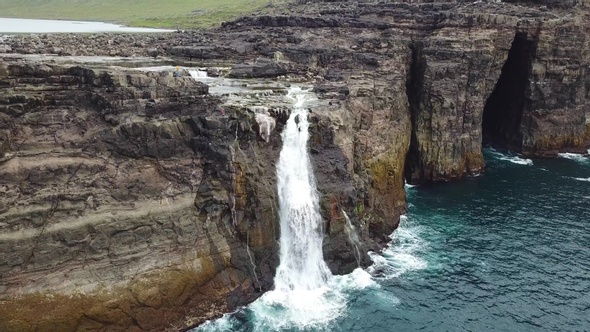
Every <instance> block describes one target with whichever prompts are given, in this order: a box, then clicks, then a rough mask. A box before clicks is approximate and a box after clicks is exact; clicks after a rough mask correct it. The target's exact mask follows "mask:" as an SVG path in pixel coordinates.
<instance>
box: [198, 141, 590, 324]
mask: <svg viewBox="0 0 590 332" xmlns="http://www.w3.org/2000/svg"><path fill="white" fill-rule="evenodd" d="M485 157H486V160H487V165H488V167H487V170H486V172H485V173H484V174H483V175H481V176H478V177H473V178H468V179H464V180H461V181H459V182H453V183H448V184H441V185H436V186H433V187H411V188H408V189H407V191H408V202H409V212H408V214H407V216H406V217H405V218H403V220H402V224H401V226H400V228H399V229H398V230H396V231H395V232H394V234H393V235H392V242H391V245H390V247H389V248H388V249H387V250H385V251H384V252H383V253H382V254H381V255H373V258H374V260H375V264H374V265H373V266H372V267H370V268H369V269H367V271H361V270H357V271H355V272H354V273H353V274H351V275H348V276H341V277H335V279H334V281H333V282H332V283H331V287H332V289H331V291H330V292H332V293H331V294H329V296H327V297H326V302H327V303H325V305H327V306H328V305H330V304H334V303H336V304H338V305H339V306H338V305H334V306H333V307H334V310H331V311H330V310H326V311H325V312H326V315H328V317H326V319H324V320H317V319H316V320H314V321H311V322H308V324H305V323H304V322H305V320H304V319H299V320H297V322H293V323H290V322H289V319H290V318H289V317H291V316H292V313H290V315H284V313H285V310H286V309H285V308H277V307H273V306H272V305H268V303H267V302H265V301H264V300H263V301H257V302H255V303H254V304H252V305H250V306H249V307H245V308H242V309H240V310H238V311H237V312H236V313H233V314H230V315H227V316H225V317H224V318H222V319H220V320H217V321H214V322H210V323H208V324H205V325H203V326H201V327H200V328H199V329H198V330H199V331H275V330H280V331H418V330H420V331H590V159H589V158H588V157H582V156H579V155H562V158H557V159H533V160H527V159H523V158H519V157H518V156H516V155H510V154H506V153H499V152H497V151H495V150H491V149H488V150H486V151H485ZM320 305H322V304H320ZM318 309H320V308H318ZM269 317H271V318H269ZM300 318H301V317H300ZM277 322H281V324H278V323H277ZM302 322H303V323H302Z"/></svg>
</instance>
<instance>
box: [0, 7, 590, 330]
mask: <svg viewBox="0 0 590 332" xmlns="http://www.w3.org/2000/svg"><path fill="white" fill-rule="evenodd" d="M276 11H277V12H276V13H272V14H266V15H263V16H255V17H245V18H242V19H239V20H237V21H234V22H227V23H225V24H224V25H223V27H221V28H220V29H219V30H216V31H206V32H203V31H188V32H185V33H174V34H169V35H146V36H139V35H109V34H105V35H90V36H84V37H81V36H76V35H40V36H30V35H22V36H12V37H10V38H9V39H6V40H3V41H2V42H1V43H0V44H2V45H0V46H4V48H3V49H4V50H5V51H7V52H12V53H16V54H18V53H27V54H39V53H54V54H60V55H61V56H58V57H53V58H51V57H45V56H38V55H29V56H26V57H25V56H19V55H13V56H3V59H4V60H0V87H2V90H0V185H1V186H0V191H1V192H2V195H1V196H0V252H2V253H3V254H1V255H0V277H1V280H2V281H1V284H0V327H1V328H0V329H4V330H17V331H28V330H30V331H34V330H40V331H42V330H52V329H53V330H55V329H57V330H61V331H74V330H101V329H103V330H104V329H112V330H116V329H124V330H133V329H135V330H146V331H161V330H164V329H166V328H168V329H175V328H179V329H180V328H185V327H187V326H190V325H193V324H197V323H199V322H202V321H203V320H204V319H207V318H210V317H213V316H216V315H219V314H220V313H222V312H225V311H228V310H232V309H233V308H235V307H236V306H238V305H241V304H244V303H246V302H248V301H251V300H252V299H254V298H256V296H257V295H258V294H259V292H260V291H264V290H268V289H270V288H271V287H272V278H273V274H274V269H275V267H276V266H277V264H278V256H277V255H278V251H277V237H278V234H279V229H278V220H277V198H276V189H275V187H276V180H275V162H276V160H277V158H278V154H279V151H280V147H281V143H280V137H279V133H280V131H281V129H282V126H283V123H284V121H285V118H286V114H285V113H284V112H283V111H282V110H283V109H284V107H285V105H284V102H283V105H281V106H280V107H271V106H269V105H267V104H268V103H273V102H276V100H277V99H281V98H282V97H281V96H280V93H281V92H272V93H273V95H272V96H270V97H269V98H268V100H266V99H263V98H261V97H256V98H258V99H256V105H257V107H258V106H266V109H265V111H266V112H267V113H265V116H270V117H273V118H274V125H275V128H274V130H268V131H267V130H266V129H264V130H263V131H264V135H262V137H261V134H260V133H261V129H262V127H261V124H260V119H259V121H257V119H256V116H257V114H259V113H256V112H257V111H256V110H255V109H254V108H248V107H247V105H245V104H246V103H244V105H242V103H240V102H237V103H229V102H228V100H231V99H232V98H234V99H235V98H239V97H236V96H231V97H227V96H212V95H210V94H209V93H208V92H209V89H208V87H207V86H206V85H204V84H200V83H197V82H195V81H194V80H193V79H191V78H190V77H179V78H175V77H172V74H171V73H169V72H166V71H161V72H157V71H156V72H149V73H146V72H141V71H136V70H124V69H121V68H119V69H113V68H109V67H108V66H110V65H118V66H119V67H130V66H141V65H153V64H154V61H156V63H158V64H177V63H185V64H194V62H193V61H195V60H197V61H198V64H199V66H206V65H207V64H212V65H215V66H219V65H220V64H221V65H223V66H225V67H226V69H224V70H222V71H217V70H216V72H218V73H223V72H225V71H228V72H230V75H231V76H233V77H237V78H248V79H251V78H265V79H282V80H284V81H286V82H287V81H295V82H306V83H304V84H310V85H313V90H314V92H315V93H316V94H317V96H318V97H319V99H320V100H319V101H318V102H316V103H315V104H313V106H310V107H311V113H310V114H311V115H310V117H311V123H312V125H311V128H310V130H311V141H310V152H311V156H312V162H313V164H314V167H315V170H316V176H317V179H318V189H319V191H320V194H321V209H322V215H323V217H324V220H325V230H326V233H327V235H328V236H327V237H326V240H325V243H324V254H325V258H326V260H327V261H328V264H329V266H330V268H331V269H332V271H333V272H334V273H346V272H349V271H351V270H352V269H353V268H355V267H356V266H357V264H359V263H360V265H363V266H364V265H367V264H368V259H367V257H366V255H361V256H362V257H356V256H355V252H356V251H355V250H354V248H353V246H352V244H350V243H349V238H348V235H347V232H348V231H349V230H348V229H347V223H346V218H345V214H346V215H347V216H348V217H349V218H350V220H351V222H352V224H353V225H354V227H355V228H356V230H357V231H358V233H359V236H360V239H361V245H362V246H364V248H361V251H362V252H366V250H367V249H373V250H378V249H379V248H380V244H382V243H384V242H385V241H387V240H388V238H387V236H388V235H389V234H390V233H391V231H392V230H393V229H395V227H397V223H398V222H399V216H400V214H402V213H404V212H405V193H404V189H403V184H404V179H405V180H407V181H410V182H413V183H429V182H436V181H446V180H449V179H455V178H459V177H462V176H465V175H467V174H473V173H477V172H480V171H481V170H482V169H483V168H484V167H485V164H484V160H483V157H482V152H481V148H482V143H484V142H490V143H493V144H498V145H501V146H505V147H508V148H512V149H515V150H517V151H519V152H522V153H524V154H526V155H536V156H551V155H555V154H556V153H557V152H560V151H572V152H581V151H584V150H585V149H587V148H588V147H589V146H590V104H589V98H590V95H589V91H590V81H589V80H588V79H587V77H586V76H587V71H588V68H589V65H590V63H589V61H590V60H589V58H588V56H587V54H588V53H589V47H590V46H589V45H590V42H589V40H590V39H589V38H590V37H589V36H590V30H589V29H590V28H589V27H588V25H587V22H588V17H589V14H588V3H587V2H584V1H569V2H561V3H559V4H557V3H556V2H555V1H518V4H511V3H496V2H476V3H474V2H472V1H468V2H465V1H441V2H429V1H403V2H379V3H376V2H362V1H361V2H357V1H348V2H347V1H342V2H337V3H333V2H315V1H311V2H310V3H307V2H306V4H304V5H298V6H297V5H294V6H288V7H287V8H285V9H282V10H279V9H276ZM122 45H123V46H122ZM85 54H96V55H116V56H119V57H123V58H108V59H107V60H104V61H102V62H98V63H94V64H89V63H88V64H80V62H82V63H83V62H84V61H90V60H84V59H80V58H75V57H64V55H85ZM133 55H138V56H148V57H151V58H137V57H132V56H133ZM154 58H155V59H154ZM56 61H57V62H56ZM57 63H61V64H57ZM74 63H76V64H74ZM229 68H232V69H231V70H230V69H229ZM251 82H252V81H248V83H244V84H245V85H247V84H250V83H251ZM222 103H228V104H226V105H224V106H223V107H224V109H225V112H226V115H227V116H221V113H220V108H219V107H220V105H221V104H222ZM229 104H231V105H229ZM228 105H229V106H228ZM269 128H270V127H269ZM64 280H66V283H64ZM66 298H67V300H65V299H66Z"/></svg>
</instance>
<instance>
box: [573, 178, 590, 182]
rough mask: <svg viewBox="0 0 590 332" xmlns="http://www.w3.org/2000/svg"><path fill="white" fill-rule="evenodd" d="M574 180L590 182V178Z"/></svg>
mask: <svg viewBox="0 0 590 332" xmlns="http://www.w3.org/2000/svg"><path fill="white" fill-rule="evenodd" d="M573 179H574V180H578V181H584V182H590V178H573Z"/></svg>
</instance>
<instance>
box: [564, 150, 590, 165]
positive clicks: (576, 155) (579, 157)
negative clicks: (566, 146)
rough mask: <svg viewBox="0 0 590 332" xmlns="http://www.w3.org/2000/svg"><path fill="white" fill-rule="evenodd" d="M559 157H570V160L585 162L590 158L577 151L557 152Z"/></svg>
mask: <svg viewBox="0 0 590 332" xmlns="http://www.w3.org/2000/svg"><path fill="white" fill-rule="evenodd" d="M557 155H558V156H559V157H561V158H566V159H570V160H574V161H577V162H580V163H585V162H588V161H590V158H589V157H588V156H585V155H583V154H579V153H569V152H566V153H558V154H557Z"/></svg>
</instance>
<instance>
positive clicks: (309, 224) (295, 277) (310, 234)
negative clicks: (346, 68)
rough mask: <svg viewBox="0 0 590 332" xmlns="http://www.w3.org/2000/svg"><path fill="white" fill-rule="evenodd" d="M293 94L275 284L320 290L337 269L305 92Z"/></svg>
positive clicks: (280, 180) (281, 179)
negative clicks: (330, 261)
mask: <svg viewBox="0 0 590 332" xmlns="http://www.w3.org/2000/svg"><path fill="white" fill-rule="evenodd" d="M288 97H291V98H292V99H294V101H295V103H294V105H293V111H292V113H291V115H290V116H289V119H288V120H287V123H286V125H285V128H284V129H283V132H282V134H281V136H282V139H283V149H282V150H281V154H280V157H279V162H278V164H277V188H278V195H279V207H280V221H281V242H280V247H281V251H280V265H279V267H278V268H277V274H276V276H275V289H276V290H278V291H298V290H315V289H319V288H321V287H323V286H325V285H326V283H327V281H328V279H329V278H330V277H331V273H330V270H329V269H328V266H327V265H326V263H325V262H324V258H323V252H322V238H323V225H322V218H321V215H320V212H319V199H318V193H317V189H316V182H315V176H314V173H313V168H312V166H311V162H310V159H309V154H308V148H307V141H308V138H309V131H308V128H309V122H308V119H307V116H308V111H307V109H306V108H304V107H303V103H304V102H305V94H303V93H302V91H301V90H300V89H297V88H293V89H291V90H290V91H289V94H288Z"/></svg>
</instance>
